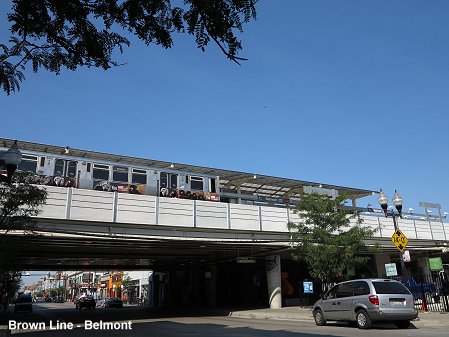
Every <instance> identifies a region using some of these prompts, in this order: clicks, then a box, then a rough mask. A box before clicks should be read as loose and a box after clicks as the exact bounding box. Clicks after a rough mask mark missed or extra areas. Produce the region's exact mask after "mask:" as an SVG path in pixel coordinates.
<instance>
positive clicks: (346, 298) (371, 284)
mask: <svg viewBox="0 0 449 337" xmlns="http://www.w3.org/2000/svg"><path fill="white" fill-rule="evenodd" d="M312 312H313V317H314V318H315V323H316V325H325V324H326V322H327V321H350V322H356V323H357V326H358V327H359V328H360V329H369V328H370V327H371V325H372V322H377V321H387V322H393V323H394V324H396V326H397V327H398V328H401V329H406V328H408V327H409V326H410V321H411V320H413V319H415V318H416V317H418V312H417V310H416V309H415V306H414V302H413V295H412V294H411V293H410V291H409V290H408V289H407V288H406V287H405V286H404V285H403V284H402V283H400V282H398V281H395V280H388V279H360V280H352V281H346V282H342V283H339V284H336V285H335V286H334V287H332V288H331V289H330V290H329V291H328V292H327V293H326V294H324V295H323V296H322V297H321V299H320V300H318V301H317V302H316V303H315V304H314V306H313V309H312Z"/></svg>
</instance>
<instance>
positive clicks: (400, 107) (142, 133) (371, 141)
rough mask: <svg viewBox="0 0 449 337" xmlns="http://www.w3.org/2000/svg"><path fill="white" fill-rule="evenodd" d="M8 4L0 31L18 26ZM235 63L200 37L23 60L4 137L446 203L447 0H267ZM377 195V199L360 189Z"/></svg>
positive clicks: (412, 203) (2, 103)
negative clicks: (57, 67)
mask: <svg viewBox="0 0 449 337" xmlns="http://www.w3.org/2000/svg"><path fill="white" fill-rule="evenodd" d="M8 7H9V2H8V1H2V2H1V3H0V13H1V14H0V15H1V20H0V39H1V43H4V42H5V40H6V38H7V36H9V35H8V31H7V28H8V26H7V24H6V22H5V21H6V11H7V9H8ZM257 9H258V17H257V20H256V21H254V22H251V23H250V24H248V25H246V26H245V27H244V29H245V31H244V34H243V37H242V38H243V47H244V49H243V51H242V52H241V53H240V56H243V57H248V58H249V61H247V62H244V63H243V64H242V65H241V66H238V65H236V64H234V63H232V62H230V61H228V60H227V59H226V58H225V57H224V56H223V55H222V54H221V53H220V52H219V50H218V48H217V47H216V46H215V45H213V44H211V45H210V46H209V48H207V50H206V52H205V53H203V52H201V51H200V50H199V49H197V48H196V47H195V45H194V40H193V38H192V37H190V36H187V35H185V36H180V37H176V39H175V46H174V47H173V48H172V49H169V50H164V49H162V48H161V47H158V46H150V47H145V46H144V45H143V44H142V43H140V42H138V41H133V44H132V46H131V47H130V48H128V49H126V50H125V53H124V54H123V55H119V57H118V59H119V61H120V62H126V65H124V66H122V67H118V68H115V69H111V70H109V71H107V72H105V71H103V70H99V69H79V70H78V71H75V72H71V71H63V72H62V73H61V75H60V76H55V75H54V74H51V73H48V72H45V71H40V72H39V73H37V74H34V73H33V72H32V71H31V70H30V69H28V70H27V71H26V81H25V82H23V84H22V89H21V91H20V92H19V93H15V94H12V95H10V96H6V95H5V94H3V93H0V109H1V111H2V113H1V116H2V120H1V123H0V136H2V137H7V138H12V139H19V140H26V141H31V142H38V143H48V144H54V145H61V146H66V145H67V146H70V147H73V148H80V149H87V150H93V151H102V152H108V153H115V154H121V155H129V156H137V157H144V158H152V159H160V160H166V161H174V162H181V163H188V164H195V165H201V166H208V167H216V168H223V169H230V170H238V171H245V172H251V173H252V172H254V173H258V174H266V175H273V176H280V177H286V178H294V179H301V180H310V181H316V182H322V183H328V184H335V185H343V186H350V187H356V188H364V189H375V190H377V189H379V188H383V189H384V191H386V193H387V194H388V195H389V197H390V199H391V197H392V195H393V193H394V189H398V191H399V192H400V193H401V195H402V196H403V198H404V200H405V205H404V207H405V208H408V207H413V208H415V210H419V209H420V208H419V207H418V201H429V202H438V203H440V204H441V205H442V207H443V211H449V183H448V166H449V165H448V164H449V161H448V145H449V132H448V127H449V123H448V121H449V117H448V110H449V95H448V93H449V20H448V17H449V1H445V0H441V1H424V0H421V1H412V0H402V1H401V0H396V1H387V0H385V1H381V0H376V1H374V0H373V1H359V0H346V1H344V0H339V1H320V0H308V1H286V0H282V1H281V0H277V1H270V0H261V1H259V3H258V5H257ZM365 202H366V203H367V202H371V203H372V204H373V205H377V202H376V201H375V200H369V199H368V200H367V201H363V204H365Z"/></svg>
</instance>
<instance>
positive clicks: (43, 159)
mask: <svg viewBox="0 0 449 337" xmlns="http://www.w3.org/2000/svg"><path fill="white" fill-rule="evenodd" d="M39 166H45V157H41V162H40V164H39Z"/></svg>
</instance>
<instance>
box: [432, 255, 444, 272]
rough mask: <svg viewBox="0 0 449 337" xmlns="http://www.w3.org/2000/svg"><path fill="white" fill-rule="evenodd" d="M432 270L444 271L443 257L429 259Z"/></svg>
mask: <svg viewBox="0 0 449 337" xmlns="http://www.w3.org/2000/svg"><path fill="white" fill-rule="evenodd" d="M429 266H430V270H443V260H441V257H432V258H429Z"/></svg>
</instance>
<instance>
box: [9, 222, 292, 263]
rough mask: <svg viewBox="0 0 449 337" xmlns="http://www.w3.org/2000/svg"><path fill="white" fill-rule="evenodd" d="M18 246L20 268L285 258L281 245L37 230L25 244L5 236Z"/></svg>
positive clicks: (264, 241)
mask: <svg viewBox="0 0 449 337" xmlns="http://www.w3.org/2000/svg"><path fill="white" fill-rule="evenodd" d="M10 242H11V243H12V244H13V246H16V247H17V248H18V251H17V252H18V254H17V256H16V260H15V261H14V262H15V264H17V265H20V266H21V267H22V268H23V269H24V270H58V269H61V268H64V269H65V270H142V269H154V270H159V269H161V270H162V269H165V268H173V267H181V266H189V265H209V264H216V263H222V262H237V258H238V257H255V258H261V259H263V258H264V257H265V256H267V255H271V254H279V253H284V254H289V253H287V251H288V250H289V249H290V248H289V246H288V244H287V243H286V242H282V241H280V242H279V241H272V240H257V241H251V240H244V239H242V240H239V239H237V240H235V239H233V240H214V239H208V240H204V238H195V239H194V238H189V239H183V238H154V237H150V238H136V237H129V236H128V237H127V236H104V237H103V236H98V235H95V236H94V235H88V234H85V233H68V232H66V233H55V232H54V231H53V232H52V233H51V234H49V233H45V232H41V233H40V235H38V236H33V237H29V238H27V239H25V240H24V238H23V236H21V235H16V236H10Z"/></svg>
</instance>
